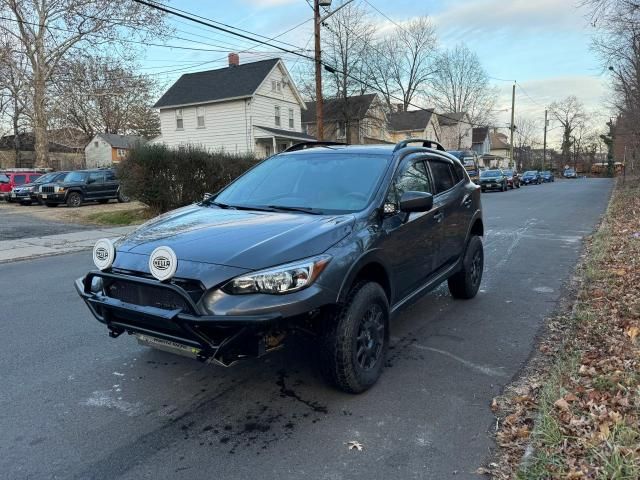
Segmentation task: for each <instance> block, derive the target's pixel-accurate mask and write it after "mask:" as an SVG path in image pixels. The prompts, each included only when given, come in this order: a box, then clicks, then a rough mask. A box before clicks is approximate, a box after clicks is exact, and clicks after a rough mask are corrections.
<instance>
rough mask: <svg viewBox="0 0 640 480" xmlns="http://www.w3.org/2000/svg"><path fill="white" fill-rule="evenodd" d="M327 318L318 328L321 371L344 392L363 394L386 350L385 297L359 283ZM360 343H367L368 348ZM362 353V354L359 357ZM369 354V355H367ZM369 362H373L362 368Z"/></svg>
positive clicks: (379, 369) (375, 287) (375, 285)
mask: <svg viewBox="0 0 640 480" xmlns="http://www.w3.org/2000/svg"><path fill="white" fill-rule="evenodd" d="M378 314H379V316H378ZM327 317H328V318H326V319H325V322H323V324H322V325H321V327H320V328H321V332H320V341H319V344H318V349H319V350H318V366H319V368H320V371H321V372H322V375H323V376H324V377H325V378H326V379H327V381H328V382H330V383H331V384H333V385H334V386H336V387H337V388H339V389H340V390H342V391H344V392H347V393H361V392H364V391H365V390H367V389H369V388H370V387H371V386H373V385H374V384H375V383H376V381H377V380H378V378H379V377H380V374H381V373H382V369H383V368H384V363H385V358H386V355H387V349H388V348H389V302H388V300H387V296H386V295H385V292H384V290H383V289H382V287H381V286H380V285H379V284H378V283H376V282H361V283H358V284H357V285H355V286H354V287H353V288H352V290H351V291H350V292H349V295H348V297H347V299H346V301H345V303H344V304H343V305H342V306H341V307H340V309H339V310H338V311H337V312H336V313H334V314H331V315H328V316H327ZM373 317H375V318H376V320H373ZM367 326H369V327H373V328H371V329H370V328H367ZM372 332H374V333H373V338H372V336H371V333H372ZM363 343H367V344H369V343H370V344H371V347H368V346H364V345H363ZM359 344H360V346H358V345H359ZM361 350H363V351H364V352H365V353H361V355H360V356H358V353H360V352H361ZM370 351H371V353H372V355H371V356H368V355H366V353H367V352H370ZM368 362H373V363H371V364H370V365H362V363H368Z"/></svg>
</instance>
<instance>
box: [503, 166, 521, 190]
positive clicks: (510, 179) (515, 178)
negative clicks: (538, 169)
mask: <svg viewBox="0 0 640 480" xmlns="http://www.w3.org/2000/svg"><path fill="white" fill-rule="evenodd" d="M502 172H503V173H504V175H505V176H506V177H507V186H508V187H509V188H511V189H512V190H513V189H514V188H520V175H518V172H517V171H516V170H515V169H508V170H502Z"/></svg>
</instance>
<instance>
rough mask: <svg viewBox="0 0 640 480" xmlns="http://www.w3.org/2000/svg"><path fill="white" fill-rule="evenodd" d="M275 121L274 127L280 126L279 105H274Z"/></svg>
mask: <svg viewBox="0 0 640 480" xmlns="http://www.w3.org/2000/svg"><path fill="white" fill-rule="evenodd" d="M275 121H276V127H279V126H280V107H278V106H277V105H276V107H275Z"/></svg>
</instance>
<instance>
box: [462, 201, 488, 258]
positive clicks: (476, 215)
mask: <svg viewBox="0 0 640 480" xmlns="http://www.w3.org/2000/svg"><path fill="white" fill-rule="evenodd" d="M478 220H480V224H481V225H482V236H484V234H485V231H484V221H483V220H482V212H481V211H480V210H476V211H475V213H474V214H473V217H471V221H470V222H469V226H468V227H467V236H466V238H465V241H464V245H465V247H464V248H465V250H466V248H467V244H468V243H469V239H470V238H471V230H472V229H473V226H474V225H475V223H476V221H478Z"/></svg>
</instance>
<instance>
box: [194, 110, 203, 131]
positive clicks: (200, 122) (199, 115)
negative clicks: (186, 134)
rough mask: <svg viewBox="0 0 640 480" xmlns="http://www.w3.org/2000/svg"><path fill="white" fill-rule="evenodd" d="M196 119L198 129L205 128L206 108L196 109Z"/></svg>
mask: <svg viewBox="0 0 640 480" xmlns="http://www.w3.org/2000/svg"><path fill="white" fill-rule="evenodd" d="M196 118H197V120H198V122H197V125H198V128H204V107H196Z"/></svg>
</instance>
